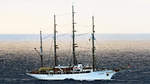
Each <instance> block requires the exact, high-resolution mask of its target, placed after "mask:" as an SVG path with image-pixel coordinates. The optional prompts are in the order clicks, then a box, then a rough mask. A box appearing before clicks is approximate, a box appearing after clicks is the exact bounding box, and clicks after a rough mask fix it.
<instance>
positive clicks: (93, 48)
mask: <svg viewBox="0 0 150 84" xmlns="http://www.w3.org/2000/svg"><path fill="white" fill-rule="evenodd" d="M94 27H95V25H94V16H92V58H93V71H95V43H94V40H95V36H94V34H95V30H94Z"/></svg>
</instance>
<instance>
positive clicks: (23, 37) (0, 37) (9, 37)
mask: <svg viewBox="0 0 150 84" xmlns="http://www.w3.org/2000/svg"><path fill="white" fill-rule="evenodd" d="M71 37H72V35H71V34H59V35H57V38H58V39H71ZM76 38H77V39H89V38H91V35H90V34H77V35H76ZM43 39H53V35H52V34H49V35H46V34H44V35H43ZM95 39H96V40H150V34H96V35H95ZM31 40H35V41H37V40H39V35H38V34H0V41H31Z"/></svg>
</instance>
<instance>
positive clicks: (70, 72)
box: [27, 6, 117, 80]
mask: <svg viewBox="0 0 150 84" xmlns="http://www.w3.org/2000/svg"><path fill="white" fill-rule="evenodd" d="M55 18H56V16H55V15H54V59H55V60H54V67H52V68H50V67H44V65H43V49H42V32H41V31H40V43H41V45H40V53H39V54H40V57H41V68H40V69H38V70H36V71H31V72H27V75H29V76H32V77H34V78H36V79H40V80H64V79H73V80H110V79H111V78H112V76H113V75H114V74H115V73H116V72H117V71H116V70H108V69H104V70H97V69H96V68H95V44H94V43H95V42H94V41H95V39H94V38H95V36H94V35H95V30H94V27H95V25H94V16H92V34H91V35H92V41H91V42H92V48H91V50H92V61H93V62H92V63H93V64H92V67H90V66H84V65H83V64H81V63H78V62H77V58H76V53H75V49H76V47H77V44H76V42H75V22H74V6H72V57H73V64H72V65H70V66H61V65H58V63H57V61H58V60H57V52H56V51H57V48H58V45H57V43H56V19H55Z"/></svg>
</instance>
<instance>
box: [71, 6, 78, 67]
mask: <svg viewBox="0 0 150 84" xmlns="http://www.w3.org/2000/svg"><path fill="white" fill-rule="evenodd" d="M74 13H75V12H74V6H73V5H72V55H73V64H74V65H76V64H77V59H76V54H75V47H77V44H76V43H75V26H74V24H75V22H74Z"/></svg>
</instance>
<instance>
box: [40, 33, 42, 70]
mask: <svg viewBox="0 0 150 84" xmlns="http://www.w3.org/2000/svg"><path fill="white" fill-rule="evenodd" d="M40 57H41V67H43V47H42V31H40Z"/></svg>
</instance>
